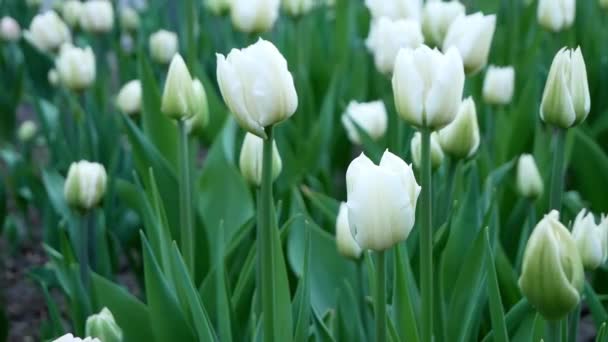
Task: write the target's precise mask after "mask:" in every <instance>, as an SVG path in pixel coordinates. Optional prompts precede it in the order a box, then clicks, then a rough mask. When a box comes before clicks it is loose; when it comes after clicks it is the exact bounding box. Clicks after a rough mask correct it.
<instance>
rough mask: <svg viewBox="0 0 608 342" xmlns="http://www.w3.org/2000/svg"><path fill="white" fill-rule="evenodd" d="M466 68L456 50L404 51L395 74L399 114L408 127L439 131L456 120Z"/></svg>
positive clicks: (425, 49)
mask: <svg viewBox="0 0 608 342" xmlns="http://www.w3.org/2000/svg"><path fill="white" fill-rule="evenodd" d="M463 89H464V68H463V66H462V59H461V58H460V55H459V54H458V51H457V50H456V49H449V50H448V51H447V52H446V53H445V54H442V53H441V52H439V51H438V50H437V49H433V50H431V49H430V48H429V47H427V46H426V45H422V46H420V47H419V48H417V49H415V50H412V49H401V50H400V51H399V53H398V54H397V59H396V61H395V70H394V72H393V93H394V96H395V107H396V108H397V113H399V115H400V116H401V117H402V118H403V119H404V120H405V121H406V122H407V123H409V124H411V125H413V126H416V127H419V128H430V129H432V130H437V129H440V128H442V127H445V126H446V125H447V124H449V123H450V122H452V120H454V117H455V116H456V113H457V112H458V106H459V105H460V102H461V101H462V91H463Z"/></svg>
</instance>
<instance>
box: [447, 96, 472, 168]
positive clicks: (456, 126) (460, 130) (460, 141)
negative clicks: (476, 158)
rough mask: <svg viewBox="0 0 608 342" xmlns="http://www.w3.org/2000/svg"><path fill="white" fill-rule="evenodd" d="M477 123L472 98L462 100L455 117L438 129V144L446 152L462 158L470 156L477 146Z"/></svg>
mask: <svg viewBox="0 0 608 342" xmlns="http://www.w3.org/2000/svg"><path fill="white" fill-rule="evenodd" d="M479 141H480V136H479V124H478V123H477V110H476V109H475V102H473V98H471V97H469V98H467V99H465V100H464V101H462V104H461V105H460V109H459V110H458V114H457V115H456V119H454V121H452V123H451V124H449V125H448V126H446V127H445V128H443V129H442V130H440V131H439V144H440V145H441V148H442V149H443V152H445V153H446V154H448V155H450V156H452V157H454V158H457V159H464V158H470V157H472V156H473V155H474V154H475V152H477V149H478V148H479Z"/></svg>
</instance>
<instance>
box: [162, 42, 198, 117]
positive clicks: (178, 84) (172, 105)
mask: <svg viewBox="0 0 608 342" xmlns="http://www.w3.org/2000/svg"><path fill="white" fill-rule="evenodd" d="M192 101H193V95H192V76H190V72H189V71H188V67H187V66H186V62H184V59H183V58H182V56H181V55H179V54H177V55H175V56H174V57H173V60H172V61H171V65H170V66H169V72H168V73H167V79H166V81H165V89H164V91H163V98H162V103H161V111H162V112H163V113H164V114H165V115H167V116H168V117H170V118H172V119H175V120H181V119H187V118H189V117H191V116H192V115H193V114H194V113H193V112H192Z"/></svg>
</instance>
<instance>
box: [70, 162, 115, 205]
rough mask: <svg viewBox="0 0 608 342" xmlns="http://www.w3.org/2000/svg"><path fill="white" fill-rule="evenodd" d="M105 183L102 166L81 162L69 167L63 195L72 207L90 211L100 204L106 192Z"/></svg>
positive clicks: (104, 173)
mask: <svg viewBox="0 0 608 342" xmlns="http://www.w3.org/2000/svg"><path fill="white" fill-rule="evenodd" d="M106 182H107V175H106V169H105V168H104V167H103V165H101V164H99V163H91V162H88V161H86V160H81V161H79V162H75V163H72V164H71V165H70V169H69V170H68V175H67V177H66V180H65V184H64V187H63V194H64V196H65V199H66V201H67V202H68V204H69V205H71V206H72V207H76V208H79V209H81V210H90V209H92V208H94V207H95V206H97V205H98V204H99V203H100V202H101V199H102V198H103V196H104V194H105V192H106Z"/></svg>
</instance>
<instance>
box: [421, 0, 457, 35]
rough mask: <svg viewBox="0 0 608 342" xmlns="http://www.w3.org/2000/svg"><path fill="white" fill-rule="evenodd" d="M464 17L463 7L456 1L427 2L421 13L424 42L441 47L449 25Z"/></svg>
mask: <svg viewBox="0 0 608 342" xmlns="http://www.w3.org/2000/svg"><path fill="white" fill-rule="evenodd" d="M464 15H465V8H464V5H463V4H461V3H460V2H458V1H449V2H443V1H430V2H429V1H427V3H426V4H425V5H424V11H423V12H422V33H424V38H425V40H426V41H427V42H429V43H431V44H433V45H435V46H441V45H442V44H443V40H444V39H445V35H446V34H447V33H448V29H449V28H450V25H451V24H452V23H453V22H454V20H456V19H457V18H459V17H462V16H464Z"/></svg>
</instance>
